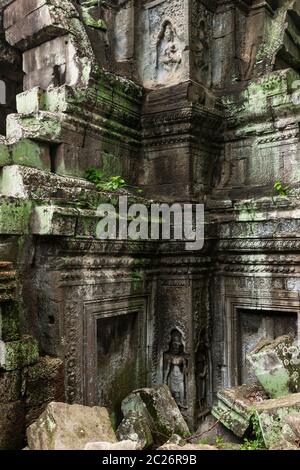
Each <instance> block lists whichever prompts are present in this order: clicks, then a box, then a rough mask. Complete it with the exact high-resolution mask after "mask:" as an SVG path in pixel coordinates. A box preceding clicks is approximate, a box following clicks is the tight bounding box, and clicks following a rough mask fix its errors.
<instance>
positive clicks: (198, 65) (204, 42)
mask: <svg viewBox="0 0 300 470" xmlns="http://www.w3.org/2000/svg"><path fill="white" fill-rule="evenodd" d="M211 24H212V13H211V12H209V11H207V9H206V8H205V7H204V6H203V5H202V4H201V3H200V2H198V0H193V2H192V43H191V51H192V64H191V66H192V68H193V74H194V76H195V78H196V80H197V81H199V82H200V83H202V84H204V85H207V86H209V85H210V81H211V65H210V64H211V57H210V46H211V31H212V28H211Z"/></svg>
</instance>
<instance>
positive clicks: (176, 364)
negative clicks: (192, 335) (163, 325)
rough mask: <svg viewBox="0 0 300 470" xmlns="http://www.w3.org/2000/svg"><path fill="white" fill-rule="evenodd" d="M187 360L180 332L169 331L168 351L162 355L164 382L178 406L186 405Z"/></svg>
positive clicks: (184, 406) (183, 406)
mask: <svg viewBox="0 0 300 470" xmlns="http://www.w3.org/2000/svg"><path fill="white" fill-rule="evenodd" d="M187 373H188V360H187V357H186V354H185V352H184V345H183V340H182V334H181V333H180V331H178V330H173V331H172V333H171V341H170V346H169V350H168V352H166V353H165V355H164V383H165V384H166V385H168V387H169V389H170V390H171V393H172V395H173V397H174V399H175V401H176V403H177V405H178V406H179V407H180V408H186V406H187Z"/></svg>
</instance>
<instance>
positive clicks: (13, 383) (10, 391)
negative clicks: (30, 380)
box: [0, 370, 21, 403]
mask: <svg viewBox="0 0 300 470" xmlns="http://www.w3.org/2000/svg"><path fill="white" fill-rule="evenodd" d="M20 395H21V372H20V371H19V370H16V371H12V372H4V371H0V403H2V401H3V400H4V402H5V403H8V402H13V401H17V400H18V399H19V398H20Z"/></svg>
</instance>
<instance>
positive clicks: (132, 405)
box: [122, 385, 189, 444]
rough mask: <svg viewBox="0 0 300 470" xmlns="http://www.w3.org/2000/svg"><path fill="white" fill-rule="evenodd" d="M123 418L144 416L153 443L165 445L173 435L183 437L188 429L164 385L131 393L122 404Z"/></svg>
mask: <svg viewBox="0 0 300 470" xmlns="http://www.w3.org/2000/svg"><path fill="white" fill-rule="evenodd" d="M122 411H123V414H124V416H125V418H126V417H127V416H128V414H129V413H130V415H131V416H132V414H135V413H140V414H142V415H143V416H145V419H146V420H147V421H148V423H150V429H151V432H152V435H153V438H154V441H155V443H158V444H159V443H165V442H166V441H167V440H168V439H169V438H170V437H171V436H172V435H173V434H179V435H185V434H188V433H189V428H188V426H187V424H186V422H185V421H184V419H183V417H182V414H181V413H180V410H179V408H178V406H177V405H176V402H175V400H174V398H173V397H172V395H171V393H170V390H169V389H168V387H167V386H166V385H162V386H158V387H155V388H152V389H151V388H144V389H140V390H137V391H135V392H133V393H132V394H131V395H129V396H128V397H127V398H126V399H125V400H124V401H123V402H122Z"/></svg>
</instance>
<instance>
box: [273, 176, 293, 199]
mask: <svg viewBox="0 0 300 470" xmlns="http://www.w3.org/2000/svg"><path fill="white" fill-rule="evenodd" d="M274 190H275V192H276V195H277V196H281V197H286V196H288V195H289V192H290V187H289V186H285V185H284V184H283V183H282V182H281V181H279V180H278V181H276V182H275V184H274Z"/></svg>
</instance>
